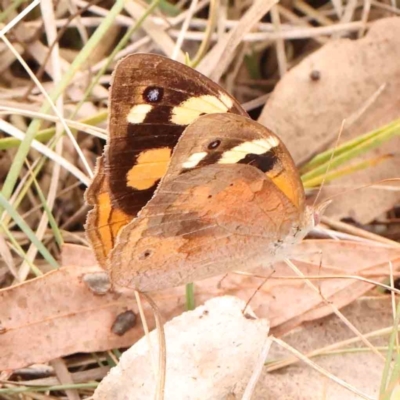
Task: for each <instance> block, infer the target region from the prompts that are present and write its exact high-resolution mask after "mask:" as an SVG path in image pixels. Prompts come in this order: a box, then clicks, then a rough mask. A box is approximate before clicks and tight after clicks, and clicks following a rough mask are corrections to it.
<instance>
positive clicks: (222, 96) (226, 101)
mask: <svg viewBox="0 0 400 400" xmlns="http://www.w3.org/2000/svg"><path fill="white" fill-rule="evenodd" d="M219 98H220V100H221V101H222V102H223V103H224V104H225V105H226V106H227V107H228V109H229V108H232V106H233V101H232V99H231V98H230V97H229V96H228V95H226V94H225V93H222V92H219Z"/></svg>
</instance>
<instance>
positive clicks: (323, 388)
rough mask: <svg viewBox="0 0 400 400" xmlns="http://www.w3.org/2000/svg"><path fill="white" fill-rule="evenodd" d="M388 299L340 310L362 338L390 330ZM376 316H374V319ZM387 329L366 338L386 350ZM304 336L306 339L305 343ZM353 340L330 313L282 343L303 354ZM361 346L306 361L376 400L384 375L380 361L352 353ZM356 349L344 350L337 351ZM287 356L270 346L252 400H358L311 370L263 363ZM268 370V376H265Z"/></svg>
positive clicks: (370, 299)
mask: <svg viewBox="0 0 400 400" xmlns="http://www.w3.org/2000/svg"><path fill="white" fill-rule="evenodd" d="M390 302H391V300H390V298H388V297H386V296H385V297H365V298H361V299H358V300H357V301H355V302H354V303H352V304H351V305H349V306H347V307H345V308H343V309H342V313H343V315H344V316H345V317H346V318H347V319H348V320H349V321H350V322H351V323H352V324H353V325H354V326H356V328H357V329H358V330H359V331H360V332H362V333H363V334H368V333H370V332H374V331H378V330H380V329H384V328H390V327H391V326H392V325H393V316H392V307H391V303H390ZM377 316H379V318H377ZM389 333H390V329H389V330H388V331H387V332H386V333H385V334H384V333H382V334H380V335H379V336H375V337H371V338H370V340H371V342H372V343H373V344H374V345H375V346H387V345H388V342H389ZM305 338H306V340H305ZM352 338H354V334H353V333H352V332H351V331H350V330H349V328H348V327H347V326H345V325H344V324H343V322H342V321H340V320H339V318H338V317H337V316H335V315H330V316H328V317H325V318H323V319H320V320H318V321H313V322H308V323H305V324H304V325H303V326H302V327H301V328H300V329H296V330H295V331H292V332H290V333H288V334H286V335H285V336H283V337H282V339H283V340H284V341H285V342H286V343H288V344H289V345H291V346H292V347H294V348H295V349H297V350H299V351H300V352H302V353H303V354H307V353H309V352H311V351H316V350H319V349H323V348H324V347H326V346H330V345H334V344H340V343H341V342H342V341H345V340H349V339H352ZM358 347H360V343H359V341H358V340H356V341H355V342H354V343H351V344H349V345H347V346H340V347H339V346H338V349H337V350H338V351H337V352H336V354H326V352H323V353H325V355H321V356H318V357H313V358H311V360H312V361H314V362H315V363H317V364H318V365H319V366H321V367H322V368H324V369H325V370H327V371H329V372H330V373H332V374H334V375H335V376H337V377H338V378H340V379H343V380H344V381H345V382H347V383H349V384H350V385H352V386H353V387H355V388H357V389H358V390H360V391H362V392H363V393H365V395H366V396H369V397H368V398H373V399H376V398H378V393H379V386H380V382H381V379H382V373H383V367H384V365H383V361H382V360H381V359H380V358H378V357H377V356H376V355H375V354H372V353H371V352H369V351H357V348H358ZM354 348H355V349H356V351H352V350H350V351H348V352H347V351H345V350H342V351H340V350H341V349H354ZM291 357H292V354H291V353H289V352H287V351H286V350H283V349H281V348H279V347H278V346H272V348H271V350H270V353H269V355H268V359H267V365H266V367H265V368H264V373H263V375H262V378H261V379H260V381H259V383H258V386H257V389H256V393H255V394H254V396H253V398H254V399H255V400H270V399H280V398H288V399H298V398H300V397H299V396H298V394H299V393H301V398H302V399H303V398H304V399H308V400H317V399H318V400H319V399H321V398H324V399H327V400H341V399H346V400H352V399H354V400H359V399H361V397H359V396H358V395H356V394H354V393H352V392H350V391H349V390H347V389H345V388H343V387H342V386H340V385H338V384H337V383H335V382H334V381H332V380H330V379H328V378H324V377H323V376H322V375H321V374H319V373H318V372H317V371H316V370H314V369H312V368H311V367H309V366H307V365H305V364H304V363H302V362H296V363H293V362H292V363H291V364H289V365H290V366H288V367H286V368H279V369H278V370H276V371H275V370H273V369H275V365H274V364H269V363H268V361H281V360H289V358H291ZM267 371H268V372H267Z"/></svg>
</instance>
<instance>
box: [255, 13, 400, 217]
mask: <svg viewBox="0 0 400 400" xmlns="http://www.w3.org/2000/svg"><path fill="white" fill-rule="evenodd" d="M399 37H400V18H398V17H397V18H386V19H381V20H379V21H377V22H375V23H374V24H373V25H372V27H371V29H370V30H369V32H368V34H367V35H366V37H364V38H362V39H359V40H350V39H338V40H334V41H330V42H329V43H327V44H326V45H324V46H323V47H322V48H321V49H319V50H318V51H316V52H314V53H313V54H311V55H310V56H308V57H306V58H305V59H304V60H303V61H302V62H301V63H300V64H299V65H297V66H296V67H294V68H293V69H291V70H290V71H289V72H288V73H287V74H286V75H285V76H284V77H283V78H282V79H281V81H280V82H279V83H278V85H277V86H276V88H275V90H274V92H273V93H272V95H271V96H270V98H269V100H268V102H267V104H266V106H265V107H264V110H263V112H262V114H261V116H260V119H259V122H260V123H262V124H263V125H266V126H267V127H269V128H271V129H272V130H273V131H275V132H276V133H277V134H278V135H279V136H280V137H281V138H282V139H283V141H284V142H285V144H286V145H287V147H288V148H289V151H290V152H291V154H292V156H293V157H294V159H295V161H296V162H297V163H299V164H301V163H304V161H306V160H308V159H309V158H310V157H312V156H313V155H315V154H317V153H318V152H320V151H321V150H323V149H326V148H327V147H329V146H331V147H333V146H334V142H335V140H336V138H337V135H338V132H339V130H340V126H341V124H342V121H343V120H344V119H349V118H350V119H351V118H352V117H354V116H355V115H356V114H357V113H359V112H360V110H362V109H363V108H364V107H365V104H366V103H367V102H368V101H369V100H371V98H373V97H374V95H375V94H376V93H377V92H378V91H379V89H380V88H382V86H383V87H384V88H383V91H382V92H381V93H380V94H379V95H378V97H377V98H376V100H375V101H373V102H372V104H371V105H370V106H369V107H368V108H367V109H366V111H365V112H363V113H362V114H361V116H360V117H359V118H357V119H356V121H355V123H353V124H351V125H350V126H349V127H347V128H346V129H345V130H344V132H343V134H342V139H341V141H342V142H343V141H345V140H347V139H350V138H354V137H355V136H357V135H360V134H363V133H367V132H369V131H371V130H373V129H376V128H379V127H381V126H383V125H385V124H387V123H389V122H391V121H393V120H394V119H397V118H399V117H400V74H399V66H398V60H399V59H400V41H399V40H398V38H399ZM332 60H334V62H333V61H332ZM315 71H317V72H318V76H319V79H317V80H316V79H313V76H314V75H313V74H315ZM346 126H347V125H346ZM399 146H400V139H399V138H396V139H392V140H391V141H390V142H388V143H385V144H384V145H382V146H381V147H379V148H378V149H375V150H373V151H371V152H369V153H368V154H366V155H365V156H363V157H361V158H371V157H375V156H379V155H384V154H392V153H393V150H394V149H397V148H399ZM361 158H360V159H361ZM399 170H400V157H399V155H398V154H397V155H396V154H394V155H393V157H391V158H390V159H388V160H387V161H384V162H382V163H380V164H379V165H376V166H374V167H373V168H369V169H367V170H364V171H358V172H356V173H354V174H352V175H351V176H348V177H346V178H342V179H340V180H335V181H334V184H335V186H337V185H341V186H343V187H346V188H349V187H359V186H363V185H364V184H368V183H371V182H377V181H379V180H381V179H384V178H394V177H398V171H399ZM343 191H344V189H343ZM335 193H337V190H336V191H335ZM327 194H328V195H329V194H330V192H327ZM399 199H400V194H399V193H398V192H396V191H385V190H376V189H363V190H359V191H354V192H351V193H346V194H345V195H343V196H341V197H337V198H335V201H334V202H333V203H332V205H331V206H330V207H329V209H328V210H327V215H331V216H334V217H337V218H342V217H346V216H350V217H353V218H354V219H356V220H358V221H360V222H362V223H367V222H369V221H371V220H373V219H374V218H376V217H377V216H379V215H381V214H382V213H383V212H385V211H387V210H388V209H390V208H392V207H393V205H394V204H396V203H398V201H399Z"/></svg>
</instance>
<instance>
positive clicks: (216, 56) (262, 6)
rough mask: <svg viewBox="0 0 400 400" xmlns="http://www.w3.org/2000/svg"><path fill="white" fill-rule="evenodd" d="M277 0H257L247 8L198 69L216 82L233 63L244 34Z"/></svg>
mask: <svg viewBox="0 0 400 400" xmlns="http://www.w3.org/2000/svg"><path fill="white" fill-rule="evenodd" d="M277 2H278V1H277V0H257V1H256V2H255V3H254V4H252V5H251V7H250V8H249V9H248V10H247V12H246V13H245V15H244V16H243V17H242V18H241V20H240V22H239V23H238V24H237V25H236V27H235V28H233V29H232V30H231V31H230V32H229V33H228V34H226V36H225V37H224V38H222V39H221V40H220V41H219V42H218V43H217V44H216V45H215V46H214V48H213V49H212V50H211V51H210V52H209V53H208V55H207V56H206V57H204V59H203V60H202V61H201V63H200V64H199V66H198V70H199V71H200V72H202V73H203V74H204V75H207V76H210V78H211V79H212V80H214V81H216V82H218V81H219V80H220V79H221V76H222V74H223V73H224V72H225V71H226V69H227V68H228V65H229V64H230V63H231V61H232V59H233V57H234V55H235V51H236V49H237V47H238V45H239V44H240V43H241V41H242V39H243V37H244V35H245V34H246V33H248V32H249V31H250V30H251V29H252V27H253V26H254V25H255V24H256V23H257V22H258V21H259V20H260V18H262V16H264V15H265V14H266V13H267V12H268V11H269V10H270V9H271V7H272V6H273V5H274V4H276V3H277Z"/></svg>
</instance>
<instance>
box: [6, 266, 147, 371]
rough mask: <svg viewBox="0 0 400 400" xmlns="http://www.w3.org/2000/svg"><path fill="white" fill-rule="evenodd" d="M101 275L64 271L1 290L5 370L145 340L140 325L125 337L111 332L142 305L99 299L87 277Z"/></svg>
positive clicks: (111, 296) (126, 298) (113, 297)
mask: <svg viewBox="0 0 400 400" xmlns="http://www.w3.org/2000/svg"><path fill="white" fill-rule="evenodd" d="M98 271H101V270H100V268H99V267H93V266H86V267H83V268H82V267H76V266H70V267H67V268H60V269H59V270H56V271H53V272H50V273H48V274H46V275H44V276H43V277H40V278H36V279H33V280H31V281H28V282H26V283H23V284H20V285H16V286H13V287H11V288H9V289H4V290H1V291H0V302H1V305H2V306H1V310H0V323H1V325H2V328H3V329H4V330H5V331H4V333H2V334H0V348H1V349H2V351H1V353H0V370H3V369H15V368H20V367H23V366H26V365H29V364H32V363H39V362H46V361H49V360H52V359H54V358H57V357H61V356H64V355H66V354H72V353H79V352H91V351H99V350H106V349H110V348H115V347H124V346H125V347H127V346H129V345H130V344H131V343H133V342H134V341H135V340H137V339H139V338H140V337H141V336H142V332H141V327H139V326H138V327H137V328H136V329H133V330H130V331H128V332H127V333H126V334H125V335H124V336H118V335H116V334H115V333H113V332H112V331H111V327H112V325H113V323H114V320H115V319H116V317H117V316H118V315H119V314H120V313H123V312H124V311H126V310H128V309H132V308H133V309H134V310H136V303H135V300H134V296H133V295H120V294H116V293H108V294H106V295H103V296H98V295H95V294H93V293H92V291H91V290H90V289H89V288H88V287H87V285H86V284H85V283H84V281H83V277H84V276H85V275H86V274H89V273H93V272H98ZM139 325H140V324H139ZM17 349H18V350H17Z"/></svg>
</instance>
